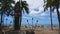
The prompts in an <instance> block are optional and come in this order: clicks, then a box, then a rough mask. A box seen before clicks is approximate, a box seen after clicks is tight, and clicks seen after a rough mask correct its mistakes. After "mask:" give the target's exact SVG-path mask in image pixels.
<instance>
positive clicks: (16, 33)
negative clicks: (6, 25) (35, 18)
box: [5, 31, 25, 34]
mask: <svg viewBox="0 0 60 34" xmlns="http://www.w3.org/2000/svg"><path fill="white" fill-rule="evenodd" d="M5 34H25V33H24V32H23V31H7V32H5Z"/></svg>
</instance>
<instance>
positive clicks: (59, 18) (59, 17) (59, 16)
mask: <svg viewBox="0 0 60 34" xmlns="http://www.w3.org/2000/svg"><path fill="white" fill-rule="evenodd" d="M57 16H58V22H59V34H60V14H59V10H58V7H57Z"/></svg>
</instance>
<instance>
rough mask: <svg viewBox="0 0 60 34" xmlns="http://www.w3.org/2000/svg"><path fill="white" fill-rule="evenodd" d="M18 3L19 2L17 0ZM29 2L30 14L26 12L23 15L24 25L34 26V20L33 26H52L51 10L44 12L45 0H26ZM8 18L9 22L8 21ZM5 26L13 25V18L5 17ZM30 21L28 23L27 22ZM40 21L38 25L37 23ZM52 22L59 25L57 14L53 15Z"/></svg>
mask: <svg viewBox="0 0 60 34" xmlns="http://www.w3.org/2000/svg"><path fill="white" fill-rule="evenodd" d="M15 1H16V2H17V1H19V0H15ZM25 1H27V3H28V5H29V14H26V12H25V13H24V14H23V13H22V25H27V26H28V25H29V24H30V25H32V18H33V24H34V25H35V24H37V25H41V24H51V21H50V10H49V9H48V10H47V11H46V12H44V7H43V5H44V2H43V0H37V1H36V0H25ZM59 10H60V9H59ZM6 18H7V20H6ZM3 20H4V24H5V25H7V24H6V23H8V25H9V24H10V25H13V20H14V17H13V16H5V17H4V19H3ZM27 20H28V22H27ZM36 20H38V23H37V22H36ZM52 20H53V24H58V18H57V14H56V10H55V12H53V13H52Z"/></svg>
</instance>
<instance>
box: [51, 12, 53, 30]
mask: <svg viewBox="0 0 60 34" xmlns="http://www.w3.org/2000/svg"><path fill="white" fill-rule="evenodd" d="M50 20H51V29H52V30H53V23H52V12H51V11H50Z"/></svg>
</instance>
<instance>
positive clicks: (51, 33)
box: [21, 27, 58, 34]
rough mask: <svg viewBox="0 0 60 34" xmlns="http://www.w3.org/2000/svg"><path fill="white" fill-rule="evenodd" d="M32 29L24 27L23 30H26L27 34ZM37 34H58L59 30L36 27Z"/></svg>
mask: <svg viewBox="0 0 60 34" xmlns="http://www.w3.org/2000/svg"><path fill="white" fill-rule="evenodd" d="M29 29H31V28H25V27H22V28H21V30H24V32H26V30H29ZM33 29H34V32H35V34H58V28H56V27H53V30H51V28H41V27H36V28H33Z"/></svg>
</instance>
